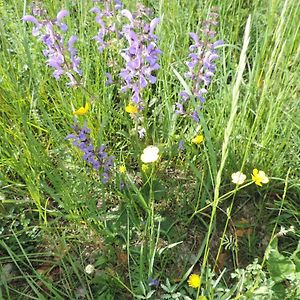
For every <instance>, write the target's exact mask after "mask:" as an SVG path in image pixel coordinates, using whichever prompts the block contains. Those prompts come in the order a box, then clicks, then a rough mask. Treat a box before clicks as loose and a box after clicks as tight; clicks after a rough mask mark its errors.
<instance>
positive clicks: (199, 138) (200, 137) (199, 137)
mask: <svg viewBox="0 0 300 300" xmlns="http://www.w3.org/2000/svg"><path fill="white" fill-rule="evenodd" d="M203 140H204V137H203V135H202V134H199V135H197V136H195V137H194V138H193V139H192V143H194V144H197V145H199V144H201V143H202V142H203Z"/></svg>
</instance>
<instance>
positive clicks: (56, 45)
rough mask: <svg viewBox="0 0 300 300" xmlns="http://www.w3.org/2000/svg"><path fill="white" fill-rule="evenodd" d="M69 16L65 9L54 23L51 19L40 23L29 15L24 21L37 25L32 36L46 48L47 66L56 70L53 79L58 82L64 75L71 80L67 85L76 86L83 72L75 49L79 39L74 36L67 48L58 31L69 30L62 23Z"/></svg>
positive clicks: (44, 51)
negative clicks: (77, 78) (36, 37)
mask: <svg viewBox="0 0 300 300" xmlns="http://www.w3.org/2000/svg"><path fill="white" fill-rule="evenodd" d="M67 15H69V12H68V11H67V10H64V9H63V10H61V11H60V12H59V13H58V14H57V17H56V20H54V21H53V20H50V19H45V20H41V21H38V20H37V19H36V18H35V17H34V16H29V15H26V16H24V17H23V18H22V19H23V21H25V22H32V23H34V24H35V27H34V28H33V31H32V34H33V35H34V36H39V38H40V40H41V41H42V42H43V43H44V45H45V46H46V49H44V50H43V54H44V56H45V57H46V59H47V65H48V66H49V67H51V68H53V69H54V71H53V77H54V78H55V79H57V80H58V79H59V78H60V77H61V76H62V75H65V76H67V77H68V78H69V79H70V82H69V83H68V84H67V85H69V86H74V85H76V84H77V83H78V81H77V80H76V76H77V75H79V76H81V75H82V71H81V70H80V69H79V64H80V58H79V57H78V56H77V50H76V49H75V48H74V44H75V42H76V41H77V37H76V35H72V36H71V38H70V39H69V41H68V43H67V47H66V45H65V43H64V39H63V36H62V35H61V34H60V32H59V31H57V29H58V28H59V29H60V30H62V31H66V30H67V25H66V24H64V23H62V19H63V18H64V17H66V16H67Z"/></svg>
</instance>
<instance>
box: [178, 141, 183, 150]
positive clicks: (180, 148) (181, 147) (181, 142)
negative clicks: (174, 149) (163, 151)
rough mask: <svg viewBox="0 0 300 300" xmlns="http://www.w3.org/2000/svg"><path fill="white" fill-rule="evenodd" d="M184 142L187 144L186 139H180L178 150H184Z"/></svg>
mask: <svg viewBox="0 0 300 300" xmlns="http://www.w3.org/2000/svg"><path fill="white" fill-rule="evenodd" d="M184 144H185V142H184V140H180V141H179V143H178V150H179V152H182V151H184Z"/></svg>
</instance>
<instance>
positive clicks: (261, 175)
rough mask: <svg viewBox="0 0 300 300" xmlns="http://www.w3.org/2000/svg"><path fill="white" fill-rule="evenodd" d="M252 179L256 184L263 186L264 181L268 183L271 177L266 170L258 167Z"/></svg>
mask: <svg viewBox="0 0 300 300" xmlns="http://www.w3.org/2000/svg"><path fill="white" fill-rule="evenodd" d="M252 180H253V181H254V183H255V184H256V185H259V186H262V183H268V182H269V178H268V177H267V176H266V174H265V172H264V171H259V170H257V169H254V170H253V174H252Z"/></svg>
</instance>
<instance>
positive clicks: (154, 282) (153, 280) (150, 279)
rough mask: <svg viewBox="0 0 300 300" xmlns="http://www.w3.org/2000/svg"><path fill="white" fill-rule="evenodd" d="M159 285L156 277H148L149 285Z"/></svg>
mask: <svg viewBox="0 0 300 300" xmlns="http://www.w3.org/2000/svg"><path fill="white" fill-rule="evenodd" d="M158 285H159V281H158V279H154V278H149V286H150V287H157V286H158Z"/></svg>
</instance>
